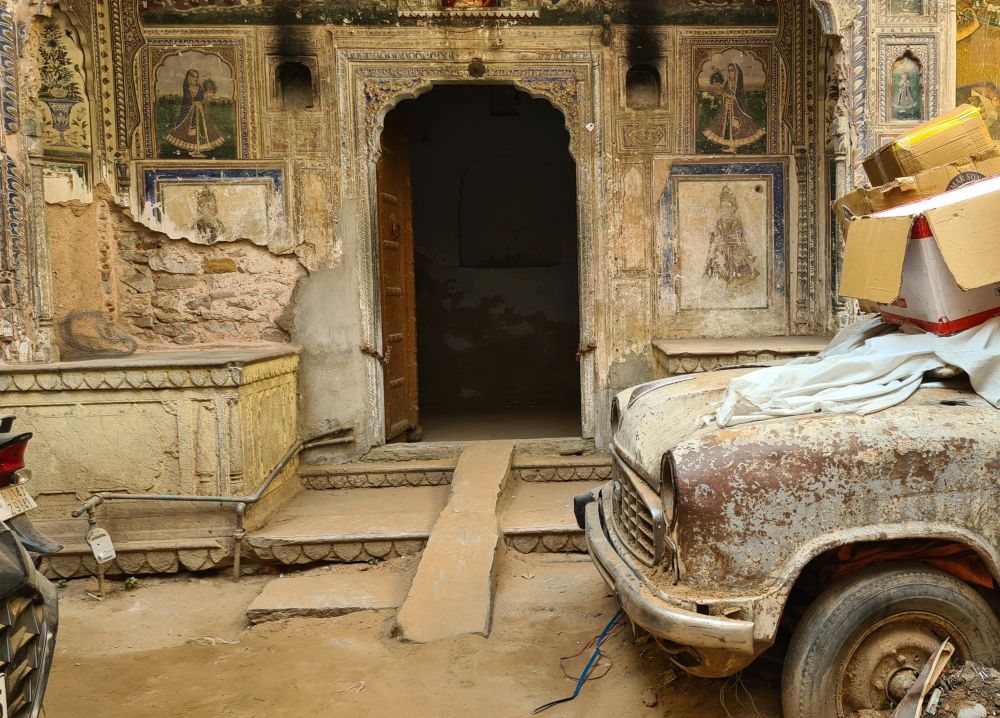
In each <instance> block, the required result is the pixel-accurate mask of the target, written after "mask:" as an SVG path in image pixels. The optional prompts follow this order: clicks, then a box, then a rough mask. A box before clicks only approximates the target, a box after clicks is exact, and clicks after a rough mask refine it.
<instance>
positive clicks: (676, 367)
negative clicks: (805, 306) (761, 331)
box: [653, 336, 830, 377]
mask: <svg viewBox="0 0 1000 718" xmlns="http://www.w3.org/2000/svg"><path fill="white" fill-rule="evenodd" d="M829 341H830V338H829V337H799V336H788V337H748V338H745V339H728V338H727V339H654V340H653V354H654V356H655V358H656V368H657V375H658V376H659V377H666V376H673V375H676V374H690V373H693V372H701V371H712V370H713V369H724V368H726V367H731V366H738V365H740V364H754V363H758V362H768V361H777V360H780V359H794V358H795V357H800V356H807V355H809V354H815V353H816V352H819V351H820V350H822V349H824V348H825V347H826V345H827V344H828V343H829Z"/></svg>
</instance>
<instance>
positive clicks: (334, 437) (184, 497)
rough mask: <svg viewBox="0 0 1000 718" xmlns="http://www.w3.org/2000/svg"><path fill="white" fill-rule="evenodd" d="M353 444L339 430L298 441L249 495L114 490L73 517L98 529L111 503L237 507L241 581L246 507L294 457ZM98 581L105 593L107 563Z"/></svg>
mask: <svg viewBox="0 0 1000 718" xmlns="http://www.w3.org/2000/svg"><path fill="white" fill-rule="evenodd" d="M353 442H354V432H353V430H352V429H338V430H335V431H328V432H326V433H323V434H317V435H316V436H312V437H309V438H308V439H299V440H298V441H296V442H295V443H294V444H292V446H291V448H289V449H288V451H286V452H285V454H284V456H282V457H281V459H280V460H279V461H278V463H277V464H276V465H275V466H274V468H273V469H271V471H270V472H268V474H267V476H266V477H265V478H264V481H262V482H261V484H260V486H258V487H257V489H256V491H254V492H253V493H252V494H248V495H246V496H205V495H201V494H128V493H119V492H113V491H101V492H98V493H96V494H94V495H93V496H91V497H90V498H89V499H87V500H86V501H84V502H83V504H82V505H81V506H80V507H79V508H77V509H74V510H73V511H72V516H73V518H79V517H80V516H82V515H83V514H84V513H86V514H87V521H88V524H89V526H90V527H96V526H97V518H96V511H97V507H98V506H100V505H101V504H103V503H105V502H108V501H187V502H201V503H217V504H234V508H235V511H236V529H235V530H234V531H233V580H234V581H238V580H239V578H240V561H241V558H242V553H243V539H244V538H245V537H246V533H247V532H246V529H245V528H244V523H243V519H244V516H245V515H246V511H247V507H248V506H252V505H253V504H256V503H257V502H258V501H260V500H261V499H262V498H264V497H265V496H266V495H267V493H268V489H270V488H271V484H272V483H274V480H275V479H276V478H278V476H280V475H281V472H282V471H284V469H285V467H286V466H288V462H289V461H291V460H292V458H293V457H294V456H296V455H297V454H299V453H300V452H302V451H305V450H307V449H315V448H319V447H321V446H331V445H335V444H350V443H353ZM97 579H98V583H99V589H98V590H99V591H100V593H103V592H104V564H101V563H98V564H97Z"/></svg>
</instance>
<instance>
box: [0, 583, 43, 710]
mask: <svg viewBox="0 0 1000 718" xmlns="http://www.w3.org/2000/svg"><path fill="white" fill-rule="evenodd" d="M47 633H48V627H47V626H46V625H45V613H44V606H43V604H42V602H41V597H38V598H37V600H36V599H35V597H34V596H33V595H31V594H25V593H19V594H14V595H11V596H7V597H6V598H5V599H3V601H2V604H0V673H3V674H4V676H5V679H6V683H7V712H8V714H9V715H10V718H28V716H30V715H31V714H32V707H33V706H34V704H35V701H36V699H37V697H38V683H39V680H40V679H41V670H40V669H41V667H42V662H43V660H44V654H45V640H46V636H47Z"/></svg>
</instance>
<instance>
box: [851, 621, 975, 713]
mask: <svg viewBox="0 0 1000 718" xmlns="http://www.w3.org/2000/svg"><path fill="white" fill-rule="evenodd" d="M956 633H957V632H956V631H955V629H954V627H953V626H952V625H951V624H949V623H948V622H946V621H944V620H943V619H942V618H941V617H939V616H934V615H931V614H926V613H918V612H913V613H900V614H897V615H895V616H890V617H889V618H886V619H885V620H883V621H881V622H879V623H877V624H875V625H874V626H872V627H871V628H870V629H869V630H868V631H867V632H866V633H865V634H864V635H862V636H861V638H859V639H858V640H857V641H856V642H855V643H854V645H853V646H851V650H850V651H849V652H848V654H847V659H846V661H845V662H844V663H843V664H842V666H843V667H842V670H841V671H840V680H839V695H838V696H837V705H838V709H839V710H838V713H839V715H845V714H846V713H847V712H848V711H851V712H854V711H859V710H862V709H864V708H870V709H875V710H878V709H884V708H887V707H891V706H894V705H895V704H896V703H898V702H899V701H900V700H901V699H902V698H903V696H905V695H906V693H907V691H909V690H910V687H911V686H913V684H914V682H915V681H916V680H917V676H918V675H919V673H920V669H921V668H923V667H924V664H925V663H927V660H928V658H930V656H931V654H932V653H934V651H936V650H937V648H938V646H940V645H941V642H942V641H943V640H944V639H945V638H947V637H949V636H952V637H953V638H952V640H953V641H955V640H956V639H955V638H954V636H955V635H956ZM956 648H957V651H956V652H957V653H958V654H959V655H964V654H965V652H966V651H965V646H964V643H963V642H962V641H961V640H957V641H956Z"/></svg>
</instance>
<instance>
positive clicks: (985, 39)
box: [955, 0, 1000, 140]
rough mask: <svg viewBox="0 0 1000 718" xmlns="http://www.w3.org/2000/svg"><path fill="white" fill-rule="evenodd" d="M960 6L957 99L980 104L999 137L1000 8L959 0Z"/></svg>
mask: <svg viewBox="0 0 1000 718" xmlns="http://www.w3.org/2000/svg"><path fill="white" fill-rule="evenodd" d="M957 10H958V13H957V28H956V42H957V46H956V53H955V87H956V98H955V100H956V101H957V102H959V103H962V102H968V103H970V104H973V105H976V106H977V107H979V108H980V110H982V113H983V118H984V119H985V120H986V124H987V125H988V126H989V128H990V132H991V133H992V135H993V139H994V140H1000V90H998V87H1000V9H998V8H997V7H996V5H995V4H990V3H987V2H983V1H981V0H959V2H958V9H957Z"/></svg>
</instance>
